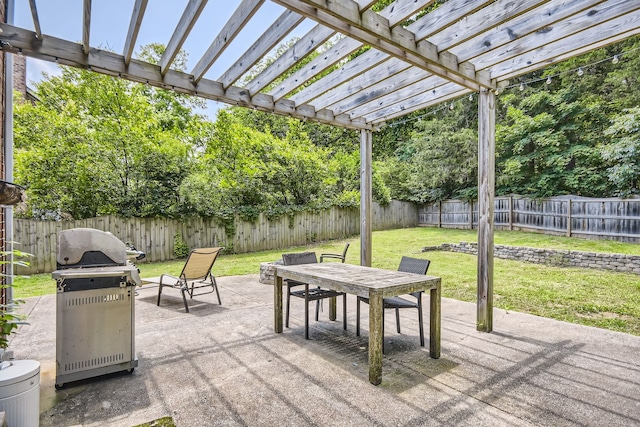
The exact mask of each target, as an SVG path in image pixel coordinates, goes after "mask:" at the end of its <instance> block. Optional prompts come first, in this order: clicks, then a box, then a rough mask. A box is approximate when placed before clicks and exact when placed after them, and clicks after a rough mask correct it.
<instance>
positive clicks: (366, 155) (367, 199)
mask: <svg viewBox="0 0 640 427" xmlns="http://www.w3.org/2000/svg"><path fill="white" fill-rule="evenodd" d="M372 140H373V137H372V134H371V131H368V130H362V131H360V265H364V266H366V267H371V232H372V229H373V227H372V224H371V216H372V215H371V209H372V207H371V200H372V191H373V187H372V173H373V172H372V160H371V159H372V145H373V144H372Z"/></svg>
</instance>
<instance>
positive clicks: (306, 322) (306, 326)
mask: <svg viewBox="0 0 640 427" xmlns="http://www.w3.org/2000/svg"><path fill="white" fill-rule="evenodd" d="M304 339H306V340H308V339H309V285H308V284H306V285H304Z"/></svg>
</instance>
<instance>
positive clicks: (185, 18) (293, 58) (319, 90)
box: [0, 0, 640, 331]
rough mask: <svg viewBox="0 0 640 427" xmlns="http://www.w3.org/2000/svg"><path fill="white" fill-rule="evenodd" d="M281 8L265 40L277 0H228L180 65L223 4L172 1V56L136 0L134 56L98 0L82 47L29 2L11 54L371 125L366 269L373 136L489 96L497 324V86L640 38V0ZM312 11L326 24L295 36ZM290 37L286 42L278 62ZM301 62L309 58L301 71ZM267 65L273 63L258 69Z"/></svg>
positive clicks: (365, 150) (86, 20)
mask: <svg viewBox="0 0 640 427" xmlns="http://www.w3.org/2000/svg"><path fill="white" fill-rule="evenodd" d="M41 1H42V0H41ZM270 2H271V3H275V4H277V5H279V6H280V7H282V8H283V10H282V12H280V15H279V17H277V18H275V19H274V22H272V23H271V25H270V26H268V28H267V30H266V31H264V33H262V34H254V33H253V31H252V30H253V26H252V19H254V17H255V15H256V14H257V13H258V12H259V11H261V10H262V8H263V7H265V6H266V5H267V4H268V2H267V1H266V0H230V1H229V2H225V4H224V6H227V5H228V4H232V5H233V6H231V7H235V9H234V11H233V13H232V14H231V18H230V19H229V20H228V21H227V22H226V23H224V24H223V25H221V26H220V28H212V29H211V32H210V34H211V40H207V41H205V43H210V46H209V48H208V49H207V50H206V51H205V52H204V54H202V56H201V57H200V58H199V59H198V61H197V63H196V65H195V66H194V67H193V69H192V70H191V71H190V72H181V71H177V70H175V69H174V68H175V67H172V66H173V65H174V61H175V59H176V57H177V55H178V53H179V52H180V50H181V49H182V48H183V47H184V46H185V43H186V42H187V41H188V40H189V37H191V30H192V29H193V28H194V26H195V25H196V24H197V23H198V22H199V19H201V14H202V12H203V11H204V10H205V8H207V7H218V8H219V7H222V6H221V4H220V3H219V2H207V0H187V2H186V3H187V5H186V7H184V9H182V7H178V6H175V5H173V4H170V5H165V7H168V8H170V9H171V12H173V13H174V14H175V15H176V16H177V15H180V16H181V17H180V20H179V22H178V24H177V25H176V26H175V28H173V29H167V33H166V38H165V39H164V40H158V42H163V41H166V42H167V47H166V50H165V52H164V54H163V55H162V57H161V59H160V61H159V63H158V64H151V63H147V62H144V61H140V60H136V59H132V57H133V52H134V50H135V47H136V44H137V41H138V35H139V33H140V30H141V28H142V27H143V26H144V25H145V24H147V22H146V19H147V18H148V17H147V14H146V13H145V12H146V10H147V9H148V7H151V5H152V3H151V4H150V3H149V2H148V0H134V2H133V9H132V11H131V19H130V23H129V26H128V31H127V34H126V38H125V42H124V49H123V52H122V54H118V53H113V52H109V51H106V50H105V49H101V48H97V47H95V46H92V45H91V38H90V33H91V32H90V28H91V18H92V10H91V4H92V2H91V0H83V2H82V8H83V9H82V12H83V13H82V23H81V24H82V34H81V37H80V42H77V41H71V40H64V39H60V38H56V37H53V36H51V35H48V34H47V28H46V27H45V28H43V27H42V25H41V21H40V17H39V16H38V9H37V5H36V3H37V0H29V7H30V9H31V16H32V22H33V28H20V27H18V26H15V25H10V24H6V23H2V24H0V30H1V32H0V48H1V49H2V50H3V51H5V52H10V53H22V54H24V55H25V56H30V57H33V58H38V59H42V60H46V61H51V62H57V63H60V64H62V65H68V66H72V67H79V68H85V69H91V70H93V71H96V72H99V73H104V74H107V75H111V76H116V77H121V78H125V79H128V80H131V81H135V82H141V83H146V84H149V85H152V86H155V87H159V88H163V89H167V90H174V91H177V92H181V93H185V94H190V95H195V96H199V97H203V98H206V99H211V100H214V101H219V102H223V103H227V104H230V105H239V106H243V107H248V108H253V109H257V110H260V111H267V112H272V113H277V114H282V115H286V116H290V117H296V118H300V119H305V120H306V119H309V120H315V121H318V122H321V123H329V124H333V125H336V126H341V127H346V128H351V129H358V130H360V131H361V148H362V157H361V159H362V182H363V185H362V188H361V191H362V210H361V212H362V217H361V222H362V224H361V230H362V236H363V237H362V252H361V262H362V263H363V264H365V265H366V264H367V263H369V262H370V261H371V240H370V233H371V224H370V212H371V208H370V206H368V204H370V202H371V197H370V192H371V180H370V178H371V176H370V174H371V142H372V136H371V135H372V131H375V130H377V129H379V128H380V127H382V126H384V125H385V123H387V122H388V121H390V120H393V119H396V118H400V117H402V116H404V115H406V114H409V113H411V112H414V111H419V110H422V109H424V108H428V107H431V106H434V105H437V104H439V103H443V102H447V101H450V100H452V99H456V98H458V97H461V96H464V95H467V94H469V93H476V92H477V93H478V97H479V112H478V113H479V114H478V116H479V123H480V126H479V138H480V139H479V152H480V156H479V157H480V163H479V177H480V179H479V181H480V182H479V198H480V202H479V204H480V212H479V218H480V220H479V223H480V225H479V241H478V246H479V256H478V320H477V323H478V328H479V329H482V330H487V331H490V330H491V325H492V319H491V307H492V305H491V298H492V289H491V287H492V274H493V272H492V244H493V223H492V221H493V219H492V215H491V209H492V203H493V191H494V190H493V186H494V179H495V177H494V172H493V168H494V160H493V156H494V150H495V148H494V147H495V136H494V132H495V90H496V89H497V88H500V87H504V86H507V85H509V80H510V79H514V78H518V77H521V76H523V75H525V74H526V73H529V72H532V71H535V70H538V69H541V68H544V67H547V66H549V65H552V64H555V63H558V62H560V61H564V60H566V59H569V58H573V57H575V56H577V55H580V54H583V53H586V52H589V51H592V50H595V49H598V48H601V47H603V46H606V45H608V44H611V43H615V42H618V41H621V40H624V39H625V38H628V37H631V36H633V35H636V34H640V1H635V0H634V1H631V0H473V1H471V0H448V1H446V2H439V4H436V2H435V1H434V0H396V1H394V2H392V3H391V4H389V5H387V7H386V8H384V9H382V10H380V11H377V10H378V9H377V8H375V5H376V4H377V3H378V2H377V1H376V0H356V1H354V0H270ZM212 3H213V4H214V5H213V6H211V4H212ZM436 6H437V7H436ZM149 19H150V18H149ZM305 19H310V20H313V21H315V23H316V25H315V26H313V27H312V28H311V29H310V30H308V31H307V32H306V34H302V35H301V36H300V38H299V39H298V40H297V41H295V40H292V41H291V43H287V42H288V41H289V39H291V34H293V33H294V32H295V30H296V28H299V26H300V24H301V23H302V22H303V21H304V20H305ZM45 22H46V21H45ZM150 25H153V23H151V24H150ZM242 34H245V35H249V36H250V37H252V40H253V43H252V44H251V43H249V44H250V46H249V47H248V48H247V50H246V51H245V52H235V51H234V52H233V54H234V55H236V56H235V59H236V60H235V62H233V63H232V64H231V65H230V66H228V67H227V70H226V71H224V72H223V73H222V75H220V76H210V75H209V74H212V73H210V70H211V68H212V66H213V65H214V64H215V63H216V62H217V61H218V60H219V59H220V57H221V55H222V54H223V53H226V54H229V51H230V50H231V49H230V46H231V44H232V42H234V40H238V36H239V35H242ZM288 38H289V39H288ZM279 44H280V45H283V46H284V47H283V48H282V49H279V50H278V53H279V56H278V57H277V58H272V55H273V51H274V48H275V47H276V46H278V45H279ZM301 61H306V64H305V65H303V66H300V67H299V68H298V69H296V66H298V65H299V64H300V63H301ZM265 63H268V64H269V65H268V66H263V68H259V69H257V68H256V64H265ZM247 76H253V77H252V78H251V79H250V78H248V77H247ZM243 77H244V78H243Z"/></svg>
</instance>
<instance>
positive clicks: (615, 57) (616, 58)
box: [611, 55, 620, 64]
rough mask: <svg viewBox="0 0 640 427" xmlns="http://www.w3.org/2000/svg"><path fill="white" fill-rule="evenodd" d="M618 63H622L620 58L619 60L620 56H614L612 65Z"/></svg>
mask: <svg viewBox="0 0 640 427" xmlns="http://www.w3.org/2000/svg"><path fill="white" fill-rule="evenodd" d="M618 61H620V58H618V55H613V59H612V60H611V63H612V64H617V63H618Z"/></svg>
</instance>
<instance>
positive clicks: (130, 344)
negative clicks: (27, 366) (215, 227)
mask: <svg viewBox="0 0 640 427" xmlns="http://www.w3.org/2000/svg"><path fill="white" fill-rule="evenodd" d="M127 254H131V251H130V250H129V251H127V247H126V246H125V244H124V243H122V242H121V241H120V240H118V239H117V238H116V237H115V236H114V235H113V234H111V233H107V232H104V231H100V230H95V229H92V228H74V229H70V230H65V231H61V232H60V233H59V234H58V247H57V254H56V258H57V270H56V271H54V272H53V273H52V277H53V279H54V280H55V281H56V283H57V298H56V304H57V307H56V322H57V323H56V388H58V389H59V388H62V387H63V385H64V384H66V383H68V382H72V381H78V380H82V379H86V378H91V377H96V376H99V375H105V374H110V373H113V372H120V371H127V372H133V369H134V368H136V367H137V366H138V359H137V358H136V355H135V286H136V285H140V284H141V283H142V282H141V281H140V275H139V272H138V269H137V267H136V266H135V265H133V264H131V263H130V262H129V261H128V260H127Z"/></svg>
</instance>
